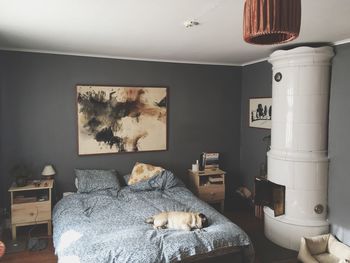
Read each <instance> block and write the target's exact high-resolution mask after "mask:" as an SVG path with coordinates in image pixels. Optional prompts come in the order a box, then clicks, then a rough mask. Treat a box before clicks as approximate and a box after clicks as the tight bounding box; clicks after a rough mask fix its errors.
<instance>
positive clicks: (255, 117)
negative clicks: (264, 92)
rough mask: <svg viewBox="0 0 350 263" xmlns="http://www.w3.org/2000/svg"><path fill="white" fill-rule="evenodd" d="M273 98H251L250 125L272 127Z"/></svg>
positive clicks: (264, 127)
mask: <svg viewBox="0 0 350 263" xmlns="http://www.w3.org/2000/svg"><path fill="white" fill-rule="evenodd" d="M271 120H272V98H251V99H249V127H252V128H261V129H271Z"/></svg>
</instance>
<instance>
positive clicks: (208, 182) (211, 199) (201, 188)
mask: <svg viewBox="0 0 350 263" xmlns="http://www.w3.org/2000/svg"><path fill="white" fill-rule="evenodd" d="M188 174H189V176H190V183H191V190H192V191H193V192H194V194H195V195H197V196H198V197H199V198H200V199H201V200H203V201H205V202H207V203H220V208H221V212H223V211H224V204H225V174H226V172H224V171H222V170H220V169H208V170H204V171H199V172H193V171H192V170H188Z"/></svg>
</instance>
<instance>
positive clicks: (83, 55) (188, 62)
mask: <svg viewBox="0 0 350 263" xmlns="http://www.w3.org/2000/svg"><path fill="white" fill-rule="evenodd" d="M348 43H350V38H347V39H343V40H339V41H336V42H333V43H331V45H332V46H339V45H344V44H348ZM0 50H4V51H19V52H28V53H42V54H52V55H65V56H79V57H92V58H109V59H120V60H132V61H144V62H147V61H149V62H160V63H161V62H164V63H177V64H197V65H213V66H231V67H245V66H249V65H252V64H256V63H260V62H264V61H267V60H268V57H265V58H261V59H256V60H252V61H248V62H245V63H242V64H234V63H222V62H205V61H204V62H203V61H191V60H167V59H152V58H137V57H119V56H108V55H98V54H89V53H76V52H59V51H49V50H36V49H18V48H3V47H0Z"/></svg>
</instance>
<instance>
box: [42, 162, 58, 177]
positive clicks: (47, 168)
mask: <svg viewBox="0 0 350 263" xmlns="http://www.w3.org/2000/svg"><path fill="white" fill-rule="evenodd" d="M55 174H56V172H55V169H53V167H52V165H51V164H49V165H45V167H44V169H43V171H42V172H41V175H42V176H52V175H55Z"/></svg>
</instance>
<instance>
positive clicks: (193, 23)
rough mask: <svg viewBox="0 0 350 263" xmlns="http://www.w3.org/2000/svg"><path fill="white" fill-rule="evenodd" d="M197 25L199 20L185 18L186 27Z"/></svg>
mask: <svg viewBox="0 0 350 263" xmlns="http://www.w3.org/2000/svg"><path fill="white" fill-rule="evenodd" d="M198 25H199V22H197V21H195V20H186V21H185V22H184V26H185V27H186V28H189V27H194V26H198Z"/></svg>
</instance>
